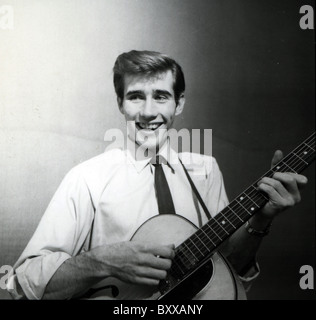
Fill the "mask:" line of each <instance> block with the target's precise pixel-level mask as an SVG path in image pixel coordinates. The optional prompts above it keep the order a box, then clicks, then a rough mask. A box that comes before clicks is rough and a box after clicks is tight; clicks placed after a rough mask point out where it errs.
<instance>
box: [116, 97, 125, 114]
mask: <svg viewBox="0 0 316 320" xmlns="http://www.w3.org/2000/svg"><path fill="white" fill-rule="evenodd" d="M116 101H117V105H118V107H119V110H120V112H121V113H122V114H124V110H123V101H122V99H121V98H120V97H116Z"/></svg>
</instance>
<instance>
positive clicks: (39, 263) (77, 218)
mask: <svg viewBox="0 0 316 320" xmlns="http://www.w3.org/2000/svg"><path fill="white" fill-rule="evenodd" d="M93 217H94V207H93V203H92V200H91V196H90V193H89V189H88V186H87V184H86V182H85V180H84V178H83V176H82V174H81V172H80V170H79V169H78V168H77V167H76V168H74V169H72V170H71V171H70V172H69V173H68V174H67V175H66V177H65V178H64V180H63V181H62V183H61V184H60V186H59V188H58V189H57V191H56V193H55V194H54V196H53V198H52V200H51V202H50V204H49V206H48V208H47V209H46V211H45V213H44V215H43V217H42V218H41V221H40V223H39V225H38V227H37V229H36V231H35V233H34V234H33V236H32V238H31V240H30V241H29V243H28V245H27V246H26V248H25V250H24V251H23V253H22V255H21V256H20V258H19V259H18V261H17V262H16V263H15V265H14V266H13V270H12V274H11V276H10V278H9V279H8V282H7V289H8V291H9V293H10V294H11V296H12V297H13V298H15V299H19V298H23V297H26V298H28V299H41V298H42V296H43V294H44V291H45V288H46V285H47V283H48V282H49V280H50V279H51V277H52V276H53V275H54V273H55V272H56V270H57V269H58V268H59V267H60V265H61V264H62V263H63V262H64V261H65V260H67V259H69V258H70V257H72V256H74V255H76V254H78V253H79V252H80V250H81V248H82V247H83V245H84V242H85V240H86V238H87V236H88V235H89V231H90V228H91V224H92V222H93ZM21 289H22V290H21Z"/></svg>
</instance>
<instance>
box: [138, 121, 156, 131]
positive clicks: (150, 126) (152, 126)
mask: <svg viewBox="0 0 316 320" xmlns="http://www.w3.org/2000/svg"><path fill="white" fill-rule="evenodd" d="M138 125H139V126H140V127H141V128H142V129H149V130H156V129H157V128H158V127H159V126H160V125H161V123H142V122H139V123H138Z"/></svg>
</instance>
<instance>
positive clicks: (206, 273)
mask: <svg viewBox="0 0 316 320" xmlns="http://www.w3.org/2000/svg"><path fill="white" fill-rule="evenodd" d="M212 275H213V263H212V260H210V261H209V262H208V263H206V264H205V265H203V266H202V267H200V268H199V269H197V271H196V272H194V273H193V274H192V275H190V276H189V277H188V278H186V279H185V280H182V281H180V282H179V283H178V284H177V285H175V286H174V287H173V288H172V289H170V290H169V291H168V292H167V293H166V294H165V295H164V296H163V297H162V298H161V300H179V299H180V300H191V299H193V298H194V297H195V296H196V295H197V294H198V293H199V292H200V291H201V290H202V289H203V287H205V285H206V284H207V283H208V282H209V281H210V279H211V277H212ZM172 282H174V281H171V286H172ZM163 287H165V288H167V287H168V284H164V285H162V287H161V289H162V291H163V290H164V289H163Z"/></svg>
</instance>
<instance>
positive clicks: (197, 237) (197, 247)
mask: <svg viewBox="0 0 316 320" xmlns="http://www.w3.org/2000/svg"><path fill="white" fill-rule="evenodd" d="M194 236H195V237H197V238H198V239H199V240H200V242H201V243H202V244H203V242H202V241H201V239H200V238H199V236H198V235H197V233H195V234H193V237H194ZM191 243H193V245H194V246H195V248H196V249H198V251H199V252H200V253H201V255H202V256H203V257H205V254H204V253H203V252H202V251H201V250H200V248H199V247H198V246H197V245H196V244H195V243H194V241H191ZM203 245H204V244H203ZM206 249H207V248H206ZM207 251H208V249H207Z"/></svg>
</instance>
